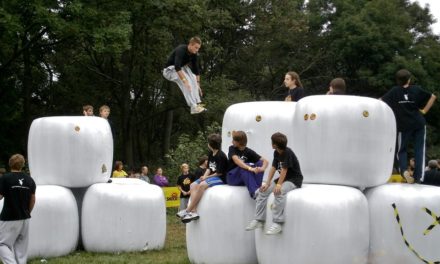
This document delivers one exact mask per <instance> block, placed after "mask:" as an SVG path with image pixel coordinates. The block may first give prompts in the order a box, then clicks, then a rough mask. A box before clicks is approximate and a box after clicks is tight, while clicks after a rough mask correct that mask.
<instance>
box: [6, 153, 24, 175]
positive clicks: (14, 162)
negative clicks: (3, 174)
mask: <svg viewBox="0 0 440 264" xmlns="http://www.w3.org/2000/svg"><path fill="white" fill-rule="evenodd" d="M24 162H25V161H24V157H23V155H21V154H14V155H12V156H11V158H9V168H11V170H14V171H21V169H23V167H24Z"/></svg>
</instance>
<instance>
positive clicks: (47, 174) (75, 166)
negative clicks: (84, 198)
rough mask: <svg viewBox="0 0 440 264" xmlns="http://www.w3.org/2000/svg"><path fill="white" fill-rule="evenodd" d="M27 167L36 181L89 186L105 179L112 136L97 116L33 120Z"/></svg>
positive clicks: (108, 166) (110, 160)
mask: <svg viewBox="0 0 440 264" xmlns="http://www.w3.org/2000/svg"><path fill="white" fill-rule="evenodd" d="M28 153H29V154H28V158H29V169H30V170H31V172H32V177H33V178H34V180H35V182H36V183H37V184H39V185H42V184H53V185H61V186H65V187H88V186H89V185H91V184H94V183H99V182H107V180H108V179H109V178H110V173H111V170H112V160H113V137H112V132H111V129H110V125H109V124H108V121H107V120H105V119H103V118H100V117H90V116H59V117H44V118H38V119H36V120H34V121H33V122H32V125H31V128H30V131H29V140H28Z"/></svg>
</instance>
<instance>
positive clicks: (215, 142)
mask: <svg viewBox="0 0 440 264" xmlns="http://www.w3.org/2000/svg"><path fill="white" fill-rule="evenodd" d="M208 145H209V146H210V147H211V148H213V149H216V150H217V149H220V147H221V145H222V137H221V136H220V135H219V134H211V135H209V136H208Z"/></svg>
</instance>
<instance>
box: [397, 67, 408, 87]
mask: <svg viewBox="0 0 440 264" xmlns="http://www.w3.org/2000/svg"><path fill="white" fill-rule="evenodd" d="M410 80H411V73H410V72H409V71H408V70H407V69H401V70H399V71H397V72H396V83H397V85H399V86H404V85H406V84H409V82H410Z"/></svg>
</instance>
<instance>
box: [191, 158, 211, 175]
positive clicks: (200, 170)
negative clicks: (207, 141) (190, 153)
mask: <svg viewBox="0 0 440 264" xmlns="http://www.w3.org/2000/svg"><path fill="white" fill-rule="evenodd" d="M207 168H208V156H206V155H203V156H201V157H200V158H199V167H197V169H196V170H195V171H194V180H198V179H199V178H200V177H202V176H203V175H204V174H205V171H206V169H207Z"/></svg>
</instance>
